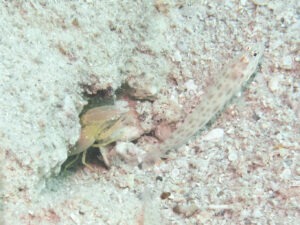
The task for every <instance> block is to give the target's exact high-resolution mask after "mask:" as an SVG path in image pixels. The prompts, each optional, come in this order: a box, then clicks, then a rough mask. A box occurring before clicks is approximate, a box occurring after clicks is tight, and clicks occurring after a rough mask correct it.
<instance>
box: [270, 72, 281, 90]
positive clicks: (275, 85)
mask: <svg viewBox="0 0 300 225" xmlns="http://www.w3.org/2000/svg"><path fill="white" fill-rule="evenodd" d="M279 86H280V85H279V77H278V76H273V77H272V78H271V79H270V81H269V83H268V87H269V88H270V90H271V91H272V92H276V91H278V89H279Z"/></svg>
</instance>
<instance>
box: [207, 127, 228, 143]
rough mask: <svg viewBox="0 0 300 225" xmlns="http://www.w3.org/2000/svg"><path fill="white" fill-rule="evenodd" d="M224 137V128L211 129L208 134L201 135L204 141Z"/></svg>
mask: <svg viewBox="0 0 300 225" xmlns="http://www.w3.org/2000/svg"><path fill="white" fill-rule="evenodd" d="M223 137H224V130H223V129H221V128H216V129H213V130H211V131H210V132H209V133H208V134H206V135H205V136H204V137H203V140H205V141H212V140H220V139H222V138H223Z"/></svg>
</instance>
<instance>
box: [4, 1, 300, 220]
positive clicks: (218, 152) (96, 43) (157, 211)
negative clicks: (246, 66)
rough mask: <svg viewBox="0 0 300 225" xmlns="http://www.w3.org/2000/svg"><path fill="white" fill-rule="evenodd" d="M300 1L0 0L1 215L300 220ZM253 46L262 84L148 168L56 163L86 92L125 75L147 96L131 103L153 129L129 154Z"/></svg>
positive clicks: (108, 91)
mask: <svg viewBox="0 0 300 225" xmlns="http://www.w3.org/2000/svg"><path fill="white" fill-rule="evenodd" d="M299 4H300V3H299V1H297V0H278V1H272V0H269V1H268V0H224V1H221V0H213V1H205V0H203V1H202V0H194V1H192V0H191V1H187V0H186V1H184V0H182V1H180V0H178V1H171V0H156V1H150V0H137V1H132V0H128V1H126V0H118V1H108V0H105V1H88V0H86V1H79V0H78V1H75V0H74V1H39V2H38V1H1V3H0V10H1V13H0V15H1V16H0V18H1V22H0V27H1V29H0V31H1V34H0V158H1V165H0V166H1V183H0V187H1V202H0V215H1V221H0V223H1V224H14V225H18V224H22V225H24V224H26V225H27V224H28V225H29V224H31V225H35V224H43V225H44V224H64V225H65V224H70V225H71V224H95V225H96V224H108V225H109V224H111V225H117V224H120V225H121V224H124V225H135V224H139V225H140V224H147V225H148V224H150V225H152V224H153V225H155V224H167V225H169V224H176V225H177V224H245V225H250V224H251V225H252V224H274V225H275V224H278V225H279V224H289V225H291V224H297V221H298V224H299V221H300V215H299V214H300V209H299V205H300V201H299V200H300V198H299V195H300V189H299V185H300V167H299V149H300V144H299V140H300V122H299V117H300V103H299V99H300V90H299V88H300V84H299V82H300V67H299V61H300V20H299V19H300V16H299V12H300V5H299ZM256 42H263V43H264V44H265V52H264V58H263V61H262V64H261V67H260V69H259V70H258V73H257V74H256V77H255V78H254V80H253V81H252V82H251V83H250V84H249V85H248V86H247V88H246V89H245V91H244V92H243V94H239V97H238V98H236V99H235V100H233V101H232V103H231V104H230V105H229V107H228V108H227V109H225V110H224V111H223V112H222V113H221V114H220V116H219V117H217V118H216V119H215V120H214V121H213V123H212V124H211V125H210V126H209V127H207V128H206V129H205V130H204V131H202V132H201V133H200V134H199V135H197V136H196V137H195V138H194V139H192V140H190V141H189V142H188V143H187V144H186V145H184V146H181V147H180V148H179V149H178V150H177V151H172V152H171V153H170V154H169V158H168V159H166V160H164V161H162V162H159V163H157V164H156V165H155V166H153V167H151V168H148V169H144V170H141V169H139V168H138V167H136V166H133V165H130V163H128V164H127V163H126V160H125V161H123V162H120V163H118V164H116V165H115V166H112V168H111V169H109V170H107V169H106V168H105V167H104V166H103V164H102V163H101V162H100V161H98V160H96V159H92V160H91V161H92V162H91V166H92V168H93V170H90V169H89V168H87V167H84V166H81V165H80V164H77V165H75V167H73V168H72V169H70V170H68V171H67V172H65V173H60V171H61V165H62V164H63V162H65V160H66V159H67V153H68V150H69V149H70V148H71V147H72V146H74V144H75V143H76V141H77V139H78V137H79V133H80V123H79V116H78V115H79V114H80V112H81V110H82V108H83V106H84V105H85V104H86V99H85V98H84V96H85V94H86V93H89V94H93V93H97V92H98V93H102V94H103V95H109V96H112V97H113V96H114V93H115V91H116V90H118V89H119V88H120V87H121V85H122V84H124V83H127V84H129V85H130V86H131V87H132V89H133V91H134V94H135V96H136V97H137V98H140V100H137V99H136V98H131V100H130V101H131V103H132V104H135V105H136V108H137V109H138V110H137V111H138V114H139V117H138V118H139V119H140V123H141V124H140V125H141V127H142V128H139V129H142V131H143V132H145V134H144V135H143V137H142V138H140V139H139V140H138V141H135V142H132V143H129V144H128V143H127V144H125V146H129V147H128V148H129V151H128V152H129V153H128V154H129V155H128V157H130V156H131V155H134V154H135V153H137V152H143V149H144V148H143V145H144V144H145V143H147V140H153V138H152V139H151V137H154V136H153V135H154V134H157V133H159V129H158V130H157V129H156V128H157V127H159V126H158V125H159V124H160V122H164V123H162V124H163V125H161V126H160V127H162V128H161V129H162V131H166V130H168V128H170V127H171V128H172V129H174V124H176V123H177V122H179V121H180V120H182V119H183V118H184V114H185V113H188V112H190V111H191V110H192V108H194V107H195V106H196V105H197V103H199V102H200V101H201V96H202V95H203V94H204V93H205V88H206V87H207V85H208V84H209V83H210V80H211V79H212V78H213V77H217V76H218V75H220V72H221V71H222V70H221V68H222V67H223V66H224V65H226V63H228V61H229V59H231V58H233V57H234V56H235V55H236V54H238V53H239V52H240V51H241V50H242V49H243V48H245V47H246V46H247V44H248V43H256ZM149 95H150V96H151V98H149V97H148V96H149ZM99 97H103V96H101V95H99ZM127 99H129V98H127ZM207 104H209V102H208V103H207ZM164 124H167V125H164ZM169 130H170V129H169ZM154 131H155V132H154ZM146 133H147V134H146ZM117 145H118V146H124V143H118V144H117ZM111 147H112V150H111V151H114V145H112V146H111ZM130 149H131V150H130ZM132 149H133V150H132ZM134 149H135V150H134ZM127 150H128V149H127ZM121 153H122V154H123V155H122V154H120V157H121V155H122V156H123V157H125V158H126V153H127V152H126V151H125V152H121Z"/></svg>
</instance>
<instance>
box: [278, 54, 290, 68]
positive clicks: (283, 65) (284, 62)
mask: <svg viewBox="0 0 300 225" xmlns="http://www.w3.org/2000/svg"><path fill="white" fill-rule="evenodd" d="M280 68H282V69H286V70H291V69H293V57H292V56H290V55H287V56H284V57H283V58H282V59H281V64H280Z"/></svg>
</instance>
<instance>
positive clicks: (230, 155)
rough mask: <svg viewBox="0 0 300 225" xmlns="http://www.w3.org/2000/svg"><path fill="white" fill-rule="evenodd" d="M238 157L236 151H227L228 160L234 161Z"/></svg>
mask: <svg viewBox="0 0 300 225" xmlns="http://www.w3.org/2000/svg"><path fill="white" fill-rule="evenodd" d="M237 158H238V155H237V153H236V151H230V152H229V155H228V160H229V161H231V162H233V161H236V160H237Z"/></svg>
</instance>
